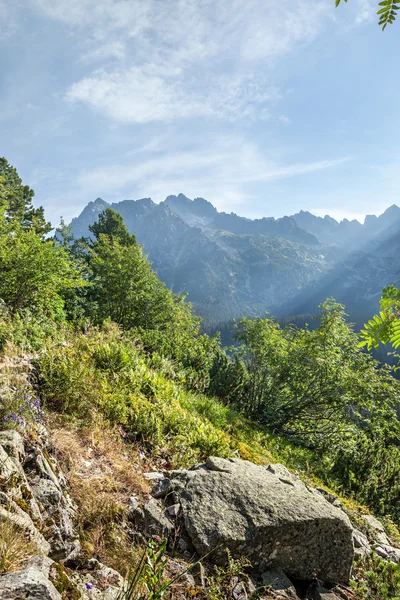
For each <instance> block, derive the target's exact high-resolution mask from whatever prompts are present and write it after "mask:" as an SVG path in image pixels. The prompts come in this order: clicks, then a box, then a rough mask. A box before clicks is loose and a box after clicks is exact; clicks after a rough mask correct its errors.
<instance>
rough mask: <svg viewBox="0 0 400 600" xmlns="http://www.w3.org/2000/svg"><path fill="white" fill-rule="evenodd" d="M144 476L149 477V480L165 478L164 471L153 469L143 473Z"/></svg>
mask: <svg viewBox="0 0 400 600" xmlns="http://www.w3.org/2000/svg"><path fill="white" fill-rule="evenodd" d="M143 475H144V477H145V478H146V479H147V481H160V480H161V479H164V477H165V476H164V474H163V473H159V472H158V471H151V472H150V473H143Z"/></svg>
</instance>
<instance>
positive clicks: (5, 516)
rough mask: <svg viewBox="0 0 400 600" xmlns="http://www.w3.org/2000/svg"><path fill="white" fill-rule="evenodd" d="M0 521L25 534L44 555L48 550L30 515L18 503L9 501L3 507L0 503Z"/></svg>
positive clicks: (48, 546)
mask: <svg viewBox="0 0 400 600" xmlns="http://www.w3.org/2000/svg"><path fill="white" fill-rule="evenodd" d="M0 522H3V523H4V522H9V523H12V524H13V525H14V526H15V527H16V528H17V529H18V530H20V531H21V534H22V535H25V536H27V537H28V538H29V539H30V541H31V542H32V544H33V545H34V546H35V547H36V549H37V551H38V552H39V553H40V554H43V555H44V556H47V555H48V554H49V552H50V544H49V543H48V541H47V540H45V538H44V537H43V535H42V534H41V533H40V532H39V531H38V530H37V528H36V526H35V524H34V522H33V521H32V519H31V518H30V516H29V515H28V514H27V513H26V512H24V511H23V510H22V509H21V508H20V507H19V506H18V505H16V504H15V503H14V502H12V501H10V502H9V503H8V505H7V507H6V508H5V507H4V506H3V505H0Z"/></svg>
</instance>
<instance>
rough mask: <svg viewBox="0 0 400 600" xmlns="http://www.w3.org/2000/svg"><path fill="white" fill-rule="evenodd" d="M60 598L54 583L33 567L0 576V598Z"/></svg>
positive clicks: (39, 599)
mask: <svg viewBox="0 0 400 600" xmlns="http://www.w3.org/2000/svg"><path fill="white" fill-rule="evenodd" d="M28 598H29V600H61V595H60V594H59V593H58V592H57V590H56V588H55V587H54V585H53V584H52V583H51V581H50V580H49V579H47V577H46V576H45V575H44V573H43V572H42V571H41V570H40V569H38V568H35V567H27V568H26V569H23V570H22V571H17V572H15V573H8V574H7V575H3V576H2V577H0V600H25V599H28Z"/></svg>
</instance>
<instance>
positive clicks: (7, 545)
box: [0, 520, 35, 575]
mask: <svg viewBox="0 0 400 600" xmlns="http://www.w3.org/2000/svg"><path fill="white" fill-rule="evenodd" d="M34 554H35V548H34V546H33V544H32V543H31V542H30V541H29V539H28V538H27V536H26V535H25V534H24V532H23V531H21V528H20V527H17V526H16V525H15V524H14V523H12V521H9V520H5V521H2V522H0V575H3V574H4V573H10V572H11V571H18V569H21V568H22V567H23V566H24V564H25V562H26V561H27V559H28V558H30V557H31V556H33V555H34Z"/></svg>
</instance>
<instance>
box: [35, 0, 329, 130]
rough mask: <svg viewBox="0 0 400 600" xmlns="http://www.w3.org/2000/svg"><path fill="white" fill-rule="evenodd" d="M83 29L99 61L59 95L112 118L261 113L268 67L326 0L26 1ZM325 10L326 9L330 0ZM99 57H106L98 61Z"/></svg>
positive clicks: (89, 54)
mask: <svg viewBox="0 0 400 600" xmlns="http://www.w3.org/2000/svg"><path fill="white" fill-rule="evenodd" d="M33 1H34V2H36V5H37V6H38V7H39V8H40V10H41V11H43V12H44V13H45V14H46V15H47V16H48V17H50V18H53V19H57V20H59V21H62V22H64V23H65V24H67V25H69V26H71V27H74V28H79V29H82V28H84V29H85V30H86V31H87V32H88V39H89V42H90V48H89V49H86V50H85V51H84V52H83V54H82V60H84V61H85V62H87V63H89V62H98V60H99V59H102V60H103V68H102V69H100V70H94V71H93V70H91V71H89V72H88V73H87V74H86V75H85V76H84V77H82V78H80V79H79V80H77V81H75V83H73V84H72V85H71V86H70V88H69V89H68V90H67V92H66V95H65V97H66V99H67V100H68V101H69V102H79V103H82V104H84V105H87V106H88V107H90V108H92V109H94V110H96V111H97V112H100V113H103V114H105V115H106V116H107V117H109V118H110V119H112V120H115V121H118V122H127V123H148V122H151V121H161V120H166V121H168V120H171V119H177V118H184V119H185V118H188V117H189V118H190V117H213V118H219V119H228V120H235V119H249V118H250V119H255V118H257V119H262V120H265V119H268V117H269V115H270V107H271V105H273V102H275V101H276V100H277V99H278V98H279V91H278V90H277V89H276V86H275V85H274V82H273V75H272V74H271V72H270V71H269V68H270V67H271V66H272V65H273V64H274V62H275V61H276V59H277V58H279V57H281V56H282V55H285V54H287V53H289V52H291V51H292V50H293V49H294V48H296V47H297V46H298V45H301V44H307V43H309V42H311V41H312V40H313V39H314V38H315V37H316V36H317V35H318V33H319V32H320V30H321V27H322V25H323V22H324V17H325V16H326V14H327V13H328V12H329V8H328V6H327V2H326V0H316V1H315V2H314V4H313V7H312V10H310V5H309V2H308V1H307V0H299V1H298V2H296V3H293V2H292V0H280V2H279V4H278V3H276V2H265V1H264V0H247V1H246V2H244V3H243V2H242V0H231V1H230V2H229V3H227V2H226V1H225V0H214V1H211V0H204V1H202V2H198V0H181V1H180V2H176V0H163V2H159V1H158V0H136V1H134V2H127V1H126V0H71V1H70V2H68V4H67V3H66V2H65V0H33ZM330 8H331V7H330ZM107 59H112V64H110V65H107V66H104V62H105V61H106V60H107Z"/></svg>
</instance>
